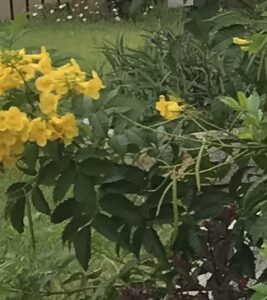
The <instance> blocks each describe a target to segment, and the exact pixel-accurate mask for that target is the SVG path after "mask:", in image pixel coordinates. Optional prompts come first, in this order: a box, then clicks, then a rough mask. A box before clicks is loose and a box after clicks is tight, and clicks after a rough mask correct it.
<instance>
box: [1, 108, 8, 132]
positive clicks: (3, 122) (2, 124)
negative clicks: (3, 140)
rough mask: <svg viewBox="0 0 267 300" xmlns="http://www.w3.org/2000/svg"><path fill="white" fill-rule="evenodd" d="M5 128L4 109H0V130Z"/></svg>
mask: <svg viewBox="0 0 267 300" xmlns="http://www.w3.org/2000/svg"><path fill="white" fill-rule="evenodd" d="M6 129H7V124H6V113H5V111H0V131H5V130H6Z"/></svg>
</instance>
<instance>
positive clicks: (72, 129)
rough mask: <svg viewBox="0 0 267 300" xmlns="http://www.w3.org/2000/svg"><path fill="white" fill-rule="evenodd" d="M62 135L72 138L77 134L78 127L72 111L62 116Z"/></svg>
mask: <svg viewBox="0 0 267 300" xmlns="http://www.w3.org/2000/svg"><path fill="white" fill-rule="evenodd" d="M61 120H62V128H63V135H64V136H65V137H66V138H67V139H68V140H72V139H73V138H74V137H76V136H77V135H78V128H77V125H76V120H75V117H74V115H73V114H72V113H66V114H65V115H64V116H63V117H62V118H61Z"/></svg>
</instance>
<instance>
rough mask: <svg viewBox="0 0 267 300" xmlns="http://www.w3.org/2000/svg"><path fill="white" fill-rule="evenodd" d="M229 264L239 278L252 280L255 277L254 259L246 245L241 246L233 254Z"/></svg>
mask: <svg viewBox="0 0 267 300" xmlns="http://www.w3.org/2000/svg"><path fill="white" fill-rule="evenodd" d="M231 264H233V265H234V266H235V267H236V269H237V272H238V274H239V275H240V276H247V277H249V278H254V276H255V257H254V254H253V252H252V250H251V249H250V247H249V246H248V245H246V244H242V245H241V246H240V247H239V248H238V249H237V252H236V253H235V254H234V256H233V258H232V261H231Z"/></svg>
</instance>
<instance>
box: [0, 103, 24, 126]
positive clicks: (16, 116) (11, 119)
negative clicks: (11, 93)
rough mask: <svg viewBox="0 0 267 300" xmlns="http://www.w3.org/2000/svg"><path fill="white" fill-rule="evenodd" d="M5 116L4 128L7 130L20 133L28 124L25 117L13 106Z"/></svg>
mask: <svg viewBox="0 0 267 300" xmlns="http://www.w3.org/2000/svg"><path fill="white" fill-rule="evenodd" d="M5 114H6V126H7V129H9V130H14V131H22V130H23V128H24V127H25V125H26V124H27V122H28V118H27V115H26V114H25V113H24V112H21V111H20V110H19V109H18V108H17V107H15V106H12V107H10V108H9V110H8V111H6V113H5Z"/></svg>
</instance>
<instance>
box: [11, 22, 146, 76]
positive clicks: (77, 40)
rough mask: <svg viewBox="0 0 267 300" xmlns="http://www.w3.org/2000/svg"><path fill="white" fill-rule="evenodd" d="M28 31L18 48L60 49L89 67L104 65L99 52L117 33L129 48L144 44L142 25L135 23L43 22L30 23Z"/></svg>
mask: <svg viewBox="0 0 267 300" xmlns="http://www.w3.org/2000/svg"><path fill="white" fill-rule="evenodd" d="M28 29H29V31H28V32H27V33H26V34H25V35H24V36H23V37H22V38H21V39H20V40H19V41H17V42H16V43H15V47H16V48H21V47H31V46H34V47H41V46H45V47H47V48H48V49H57V50H58V52H59V54H62V55H73V56H78V57H79V58H80V63H81V64H82V66H83V67H84V68H85V69H86V70H90V69H93V68H97V69H99V68H102V67H103V65H105V61H104V57H103V56H102V55H101V53H100V52H99V49H98V48H99V47H103V46H104V44H105V42H115V41H116V38H117V36H119V35H124V38H125V43H126V45H127V46H130V47H139V46H140V45H142V38H141V37H140V35H141V34H142V33H143V30H142V29H141V28H138V27H136V26H134V24H132V23H126V22H125V23H124V22H123V23H106V22H100V23H96V24H83V23H76V22H72V23H51V24H49V23H42V24H38V25H36V26H29V27H28Z"/></svg>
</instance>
